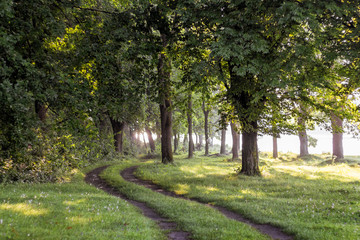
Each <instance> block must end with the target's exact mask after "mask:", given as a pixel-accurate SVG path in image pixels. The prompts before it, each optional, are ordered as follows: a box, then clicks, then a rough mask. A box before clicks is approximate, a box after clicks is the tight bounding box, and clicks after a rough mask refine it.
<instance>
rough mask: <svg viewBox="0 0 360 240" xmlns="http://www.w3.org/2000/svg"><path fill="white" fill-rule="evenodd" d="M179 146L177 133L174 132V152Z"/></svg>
mask: <svg viewBox="0 0 360 240" xmlns="http://www.w3.org/2000/svg"><path fill="white" fill-rule="evenodd" d="M178 146H179V137H178V134H177V133H174V153H176V151H177V149H178Z"/></svg>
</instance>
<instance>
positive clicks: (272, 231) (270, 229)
mask: <svg viewBox="0 0 360 240" xmlns="http://www.w3.org/2000/svg"><path fill="white" fill-rule="evenodd" d="M138 167H139V166H132V167H129V168H126V169H124V170H123V171H122V172H121V173H120V174H121V176H122V177H123V178H124V179H125V180H127V181H129V182H133V183H136V184H139V185H143V186H145V187H147V188H150V189H152V190H154V191H156V192H159V193H162V194H164V195H167V196H171V197H177V198H182V199H186V200H189V201H196V202H198V203H202V204H206V205H207V206H209V207H212V208H215V209H217V210H219V211H220V212H221V213H222V214H223V215H225V216H226V217H228V218H231V219H234V220H236V221H239V222H243V223H246V224H248V225H250V226H252V227H253V228H255V229H257V230H259V231H260V232H261V233H263V234H266V235H268V236H270V237H271V238H272V239H279V240H292V239H293V236H290V235H288V234H286V233H284V232H283V231H282V230H281V229H280V228H278V227H275V226H272V225H270V224H257V223H254V222H252V221H251V220H249V219H246V218H245V217H243V216H241V215H240V214H238V213H235V212H232V211H229V210H227V209H226V208H223V207H219V206H213V205H209V204H207V203H204V202H201V201H200V200H198V199H189V198H186V197H184V196H181V195H177V194H175V193H173V192H170V191H166V190H164V189H162V188H161V186H159V185H156V184H154V183H153V182H151V181H145V180H141V179H139V178H137V177H136V176H135V174H134V172H135V170H136V169H137V168H138Z"/></svg>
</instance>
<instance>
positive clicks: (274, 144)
mask: <svg viewBox="0 0 360 240" xmlns="http://www.w3.org/2000/svg"><path fill="white" fill-rule="evenodd" d="M277 139H278V138H277V136H276V134H275V135H273V158H278V144H277Z"/></svg>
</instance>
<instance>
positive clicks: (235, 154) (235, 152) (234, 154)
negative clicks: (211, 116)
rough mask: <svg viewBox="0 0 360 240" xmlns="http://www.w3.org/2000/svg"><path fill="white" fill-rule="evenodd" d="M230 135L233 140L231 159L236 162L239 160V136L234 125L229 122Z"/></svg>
mask: <svg viewBox="0 0 360 240" xmlns="http://www.w3.org/2000/svg"><path fill="white" fill-rule="evenodd" d="M230 126H231V135H232V139H233V146H232V159H233V160H237V159H239V134H238V133H237V131H236V126H235V123H233V122H231V123H230Z"/></svg>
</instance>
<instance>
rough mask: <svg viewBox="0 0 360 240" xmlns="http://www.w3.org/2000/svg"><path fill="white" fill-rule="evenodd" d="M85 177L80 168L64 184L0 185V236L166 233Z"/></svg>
mask: <svg viewBox="0 0 360 240" xmlns="http://www.w3.org/2000/svg"><path fill="white" fill-rule="evenodd" d="M94 167H95V166H93V167H92V168H94ZM89 170H91V169H89ZM83 177H84V173H82V172H78V173H76V174H75V176H74V177H73V179H72V180H71V182H67V183H62V184H50V183H49V184H25V183H17V184H7V185H0V239H1V240H3V239H4V240H6V239H9V240H10V239H12V240H13V239H14V240H15V239H19V240H24V239H34V240H42V239H49V240H50V239H51V240H60V239H61V240H65V239H68V240H70V239H74V240H79V239H84V240H85V239H86V240H88V239H94V240H101V239H103V240H108V239H129V240H130V239H165V234H163V233H162V232H161V230H159V228H158V226H157V225H156V224H155V223H154V222H153V221H151V220H149V219H147V218H146V217H144V216H143V215H142V214H141V213H140V212H139V211H138V210H137V209H136V208H135V207H133V206H132V205H130V204H129V203H127V202H126V201H124V200H121V199H119V198H116V197H113V196H110V195H108V194H107V193H105V192H103V191H102V190H98V189H96V188H95V187H92V186H90V185H88V184H86V183H85V182H84V179H83Z"/></svg>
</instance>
